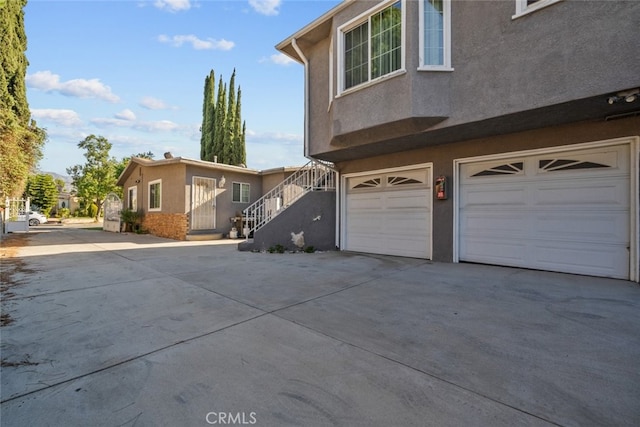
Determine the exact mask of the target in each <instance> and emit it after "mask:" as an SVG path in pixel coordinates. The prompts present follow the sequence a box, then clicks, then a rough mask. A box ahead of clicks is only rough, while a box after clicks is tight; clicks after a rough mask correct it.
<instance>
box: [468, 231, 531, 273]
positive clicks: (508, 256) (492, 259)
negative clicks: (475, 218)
mask: <svg viewBox="0 0 640 427" xmlns="http://www.w3.org/2000/svg"><path fill="white" fill-rule="evenodd" d="M526 249H527V248H526V245H524V244H523V243H522V240H521V239H518V240H515V239H514V240H508V239H503V240H501V241H497V240H496V239H489V238H482V237H475V236H474V237H468V238H467V239H465V240H464V242H463V243H462V244H461V248H460V250H461V254H462V253H464V254H465V259H466V260H467V261H473V262H485V263H488V264H501V265H510V266H518V265H521V264H522V262H523V260H524V259H525V255H526Z"/></svg>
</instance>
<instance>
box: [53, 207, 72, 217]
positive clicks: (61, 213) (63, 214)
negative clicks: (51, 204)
mask: <svg viewBox="0 0 640 427" xmlns="http://www.w3.org/2000/svg"><path fill="white" fill-rule="evenodd" d="M70 214H71V213H70V212H69V209H68V208H60V209H58V212H56V218H62V219H64V218H69V216H70Z"/></svg>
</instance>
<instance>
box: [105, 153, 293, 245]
mask: <svg viewBox="0 0 640 427" xmlns="http://www.w3.org/2000/svg"><path fill="white" fill-rule="evenodd" d="M296 170H298V168H297V167H281V168H275V169H268V170H264V171H259V170H255V169H249V168H246V167H240V166H231V165H226V164H222V163H214V162H208V161H203V160H195V159H189V158H185V157H175V158H168V159H160V160H149V159H144V158H138V157H133V158H132V159H131V160H130V161H129V164H128V165H127V167H126V168H125V169H124V171H123V172H122V174H121V175H120V177H119V178H118V181H117V184H118V185H119V186H121V187H122V188H123V200H122V206H123V209H131V210H134V211H137V212H138V213H140V214H141V216H142V224H141V226H142V228H143V229H144V230H147V231H148V232H150V233H151V234H153V235H156V236H160V237H167V238H170V239H176V240H197V239H204V238H208V239H210V238H222V237H229V236H231V237H233V236H234V235H235V234H236V233H237V236H238V237H240V236H241V235H242V222H241V220H240V217H241V215H242V211H243V210H244V209H245V208H247V207H248V206H249V205H251V203H253V202H255V201H256V200H258V199H259V198H260V197H261V196H262V195H263V194H264V193H265V192H267V191H269V190H270V189H271V188H273V187H274V186H275V185H277V184H278V183H280V182H282V181H283V180H284V179H285V178H286V177H287V176H289V175H291V174H292V173H294V172H295V171H296ZM234 228H235V230H234Z"/></svg>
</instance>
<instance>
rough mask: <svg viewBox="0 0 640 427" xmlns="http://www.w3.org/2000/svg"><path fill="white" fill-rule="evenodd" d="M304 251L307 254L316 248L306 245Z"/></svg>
mask: <svg viewBox="0 0 640 427" xmlns="http://www.w3.org/2000/svg"><path fill="white" fill-rule="evenodd" d="M304 251H305V252H306V253H308V254H312V253H314V252H315V251H316V248H314V247H313V246H307V247H306V248H304Z"/></svg>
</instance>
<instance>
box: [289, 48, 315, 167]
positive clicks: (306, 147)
mask: <svg viewBox="0 0 640 427" xmlns="http://www.w3.org/2000/svg"><path fill="white" fill-rule="evenodd" d="M291 46H293V48H294V49H295V51H296V53H297V54H298V56H299V57H300V59H301V60H302V63H303V64H304V156H305V157H306V158H307V159H309V160H312V159H311V158H310V157H309V60H308V59H307V57H306V56H305V55H304V53H302V50H301V49H300V46H298V43H297V41H296V39H295V38H293V39H291Z"/></svg>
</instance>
